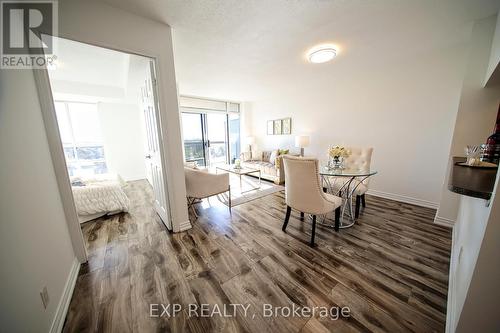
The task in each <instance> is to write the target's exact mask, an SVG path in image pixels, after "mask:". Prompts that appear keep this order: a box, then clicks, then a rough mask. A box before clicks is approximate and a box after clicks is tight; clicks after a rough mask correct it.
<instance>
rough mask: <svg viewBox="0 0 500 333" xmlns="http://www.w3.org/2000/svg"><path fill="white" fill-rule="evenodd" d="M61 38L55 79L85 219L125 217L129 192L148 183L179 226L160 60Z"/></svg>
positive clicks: (158, 209) (166, 217) (71, 176)
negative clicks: (170, 182)
mask: <svg viewBox="0 0 500 333" xmlns="http://www.w3.org/2000/svg"><path fill="white" fill-rule="evenodd" d="M54 38H57V39H58V41H57V42H58V48H59V52H58V53H59V56H58V60H57V62H56V63H55V65H54V66H52V67H51V68H49V69H48V74H49V75H48V76H49V82H50V89H51V91H52V96H53V99H54V101H53V103H54V107H55V115H54V116H55V117H54V118H55V120H56V127H57V129H58V136H59V145H60V146H61V147H62V152H63V155H64V161H65V164H66V169H65V171H66V172H65V174H64V177H65V178H66V179H67V180H68V183H70V184H71V190H72V192H73V200H72V201H73V202H72V203H73V205H74V206H75V208H76V211H77V214H78V219H79V222H80V223H85V222H88V221H94V222H95V220H96V219H99V218H102V217H103V216H104V217H106V216H114V215H118V214H122V213H123V214H125V213H126V212H128V209H129V207H130V205H133V204H134V203H130V202H129V198H128V197H127V194H126V193H125V192H126V191H123V188H124V187H126V186H127V185H129V184H132V183H133V182H144V183H145V184H147V185H148V186H149V187H150V188H151V192H152V195H151V198H152V207H153V209H154V211H155V213H156V214H157V215H158V216H159V218H160V220H161V221H162V222H163V224H164V225H165V226H166V227H167V228H168V229H172V225H171V219H170V213H169V200H168V193H167V191H166V188H167V187H166V186H167V184H166V166H165V165H164V163H163V162H164V157H163V156H164V153H163V148H162V147H163V146H162V135H161V130H160V125H159V121H158V119H159V103H158V95H157V87H156V71H155V60H154V59H152V58H149V57H145V56H140V55H136V54H130V53H125V52H121V51H115V50H110V49H106V48H102V47H97V46H94V45H90V44H85V43H80V42H75V41H71V40H67V39H64V38H58V37H54ZM132 187H133V186H132ZM135 187H137V186H135Z"/></svg>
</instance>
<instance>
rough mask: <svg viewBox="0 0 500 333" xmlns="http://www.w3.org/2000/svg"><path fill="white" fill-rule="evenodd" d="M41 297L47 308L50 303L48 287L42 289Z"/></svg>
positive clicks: (44, 306)
mask: <svg viewBox="0 0 500 333" xmlns="http://www.w3.org/2000/svg"><path fill="white" fill-rule="evenodd" d="M40 297H41V298H42V303H43V308H44V309H46V308H47V306H48V305H49V292H48V291H47V287H43V290H42V291H40Z"/></svg>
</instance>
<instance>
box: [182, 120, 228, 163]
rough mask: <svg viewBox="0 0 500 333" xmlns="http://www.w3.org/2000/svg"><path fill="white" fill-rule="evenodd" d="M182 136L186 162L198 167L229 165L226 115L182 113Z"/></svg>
mask: <svg viewBox="0 0 500 333" xmlns="http://www.w3.org/2000/svg"><path fill="white" fill-rule="evenodd" d="M182 134H183V140H184V154H185V159H186V162H196V163H197V164H198V165H200V166H215V165H218V164H226V163H229V127H228V115H227V113H222V112H221V113H217V112H209V113H191V112H184V113H182Z"/></svg>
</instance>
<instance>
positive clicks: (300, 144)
mask: <svg viewBox="0 0 500 333" xmlns="http://www.w3.org/2000/svg"><path fill="white" fill-rule="evenodd" d="M307 146H309V136H308V135H298V136H296V137H295V147H297V148H304V147H307Z"/></svg>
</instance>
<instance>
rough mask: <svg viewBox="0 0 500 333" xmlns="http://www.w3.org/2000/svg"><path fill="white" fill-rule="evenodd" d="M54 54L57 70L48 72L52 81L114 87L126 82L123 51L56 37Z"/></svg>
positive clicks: (127, 69) (125, 55) (127, 59)
mask: <svg viewBox="0 0 500 333" xmlns="http://www.w3.org/2000/svg"><path fill="white" fill-rule="evenodd" d="M57 56H58V59H57V69H56V70H54V71H51V78H52V79H54V80H60V81H67V82H80V83H86V84H92V85H99V86H112V87H117V88H123V87H124V86H125V85H126V84H127V76H128V71H129V62H130V55H129V54H127V53H123V52H117V51H114V50H109V49H105V48H102V47H96V46H93V45H88V44H85V43H80V42H75V41H72V40H69V39H64V38H57Z"/></svg>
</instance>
